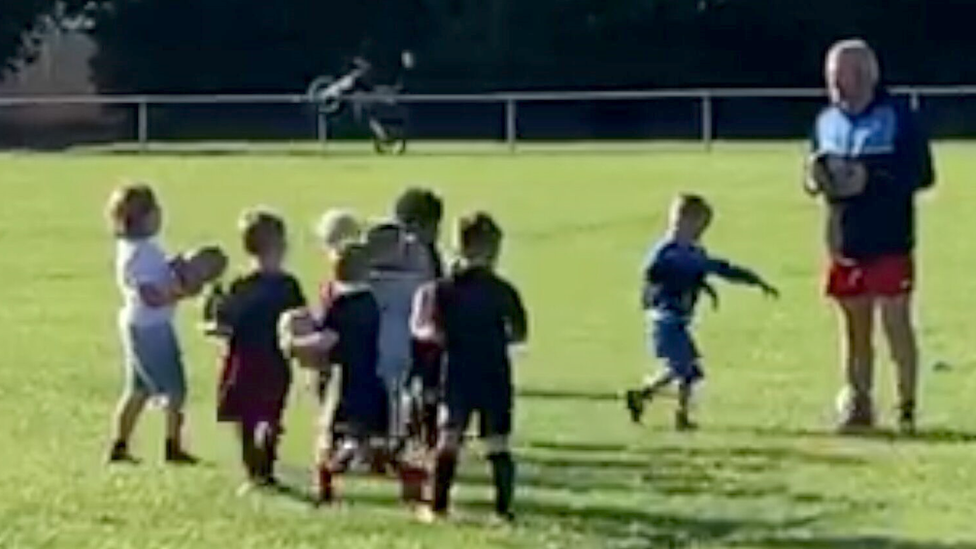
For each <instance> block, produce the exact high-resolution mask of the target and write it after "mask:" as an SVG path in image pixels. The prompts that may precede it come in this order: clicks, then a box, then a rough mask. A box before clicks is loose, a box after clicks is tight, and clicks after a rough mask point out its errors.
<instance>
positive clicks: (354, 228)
mask: <svg viewBox="0 0 976 549" xmlns="http://www.w3.org/2000/svg"><path fill="white" fill-rule="evenodd" d="M362 233H363V224H362V222H361V221H360V220H359V217H358V216H357V215H356V214H355V213H354V212H352V211H351V210H345V209H340V208H333V209H330V210H326V211H325V212H324V213H323V214H322V216H321V217H320V218H319V221H318V223H316V224H315V235H316V236H317V237H318V238H319V241H320V242H321V244H322V247H323V248H325V249H327V250H332V251H335V252H338V251H339V250H340V249H341V248H342V247H343V246H344V245H345V244H348V243H350V242H356V241H358V240H359V239H360V238H361V237H362Z"/></svg>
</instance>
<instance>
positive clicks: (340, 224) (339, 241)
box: [307, 208, 363, 405]
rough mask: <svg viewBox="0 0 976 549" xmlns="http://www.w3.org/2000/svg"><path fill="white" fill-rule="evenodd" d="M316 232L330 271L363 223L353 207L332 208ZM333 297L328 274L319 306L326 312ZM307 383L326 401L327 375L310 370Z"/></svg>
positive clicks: (357, 237) (358, 236)
mask: <svg viewBox="0 0 976 549" xmlns="http://www.w3.org/2000/svg"><path fill="white" fill-rule="evenodd" d="M315 234H316V236H317V237H318V238H319V242H320V245H321V246H322V250H323V252H325V256H326V259H327V260H328V262H329V265H330V267H329V271H330V272H332V271H333V270H334V268H335V263H336V261H338V259H339V253H340V251H341V250H342V249H343V247H344V246H346V245H347V244H351V243H354V242H359V241H360V239H361V238H362V236H363V223H362V221H361V220H360V219H359V217H358V216H357V215H356V214H355V213H354V212H352V211H351V210H346V209H341V208H332V209H329V210H326V211H325V212H324V213H323V214H322V216H321V217H320V218H319V221H318V223H316V225H315ZM334 297H335V285H334V280H332V278H331V277H329V278H327V279H326V280H323V281H322V283H321V285H320V286H319V305H320V307H321V310H322V311H323V312H324V311H327V310H328V308H329V305H330V304H331V303H332V300H333V298H334ZM307 382H308V386H309V387H310V388H311V389H312V390H313V391H314V393H315V395H316V397H317V398H318V400H319V404H320V405H322V404H324V402H325V388H326V384H327V383H328V376H327V375H324V374H323V373H322V372H317V371H310V372H309V373H308V379H307Z"/></svg>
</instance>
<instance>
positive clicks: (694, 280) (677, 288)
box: [641, 239, 760, 322]
mask: <svg viewBox="0 0 976 549" xmlns="http://www.w3.org/2000/svg"><path fill="white" fill-rule="evenodd" d="M643 275H644V283H643V292H642V295H641V304H642V305H643V307H644V309H645V310H646V311H653V312H654V313H655V314H656V315H657V317H658V318H659V319H661V320H674V321H679V322H687V321H689V320H691V317H692V316H693V315H694V312H695V304H696V303H697V301H698V295H699V293H701V291H702V290H703V289H704V288H705V285H706V282H707V279H708V276H709V275H715V276H718V277H720V278H724V279H725V280H728V281H730V282H737V283H742V284H758V283H760V278H759V276H758V275H756V274H755V273H753V272H752V271H750V270H748V269H745V268H742V267H738V266H736V265H733V264H731V263H729V262H728V261H725V260H723V259H717V258H714V257H709V255H708V254H707V253H706V252H705V249H704V248H702V247H701V246H696V245H694V244H686V243H681V242H677V241H675V240H670V239H666V240H663V241H661V242H659V243H657V244H655V245H654V246H653V247H652V248H651V250H650V252H649V253H648V254H647V258H646V259H645V260H644V266H643Z"/></svg>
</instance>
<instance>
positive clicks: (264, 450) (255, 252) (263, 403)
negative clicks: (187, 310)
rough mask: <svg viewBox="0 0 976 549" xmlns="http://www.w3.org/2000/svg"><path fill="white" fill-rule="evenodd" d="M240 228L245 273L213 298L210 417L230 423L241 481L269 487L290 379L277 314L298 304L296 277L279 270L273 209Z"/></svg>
mask: <svg viewBox="0 0 976 549" xmlns="http://www.w3.org/2000/svg"><path fill="white" fill-rule="evenodd" d="M239 228H240V231H241V240H242V244H243V247H244V251H245V253H247V255H248V256H250V258H251V259H250V266H249V267H250V268H249V270H248V272H246V273H245V274H243V275H241V276H239V277H238V278H236V279H235V280H234V281H233V282H231V284H230V287H229V289H228V292H227V294H226V295H225V296H223V298H222V299H220V301H219V302H218V303H217V304H216V308H215V317H216V318H215V321H216V325H217V331H218V332H219V333H221V334H223V335H224V336H225V337H226V339H227V348H226V353H225V356H224V365H223V370H222V372H221V374H220V383H219V385H218V399H217V402H218V404H217V420H218V421H221V422H228V423H234V424H236V425H237V430H238V434H239V435H240V443H241V460H242V462H243V465H244V470H245V473H246V474H247V479H248V484H249V485H255V486H273V485H275V484H276V481H275V477H274V463H275V460H276V457H277V447H278V440H279V438H280V436H281V433H282V427H281V418H282V413H283V412H284V408H285V400H286V398H287V396H288V388H289V386H290V385H291V372H290V370H289V367H288V361H287V359H286V358H285V357H284V355H283V354H282V352H281V350H280V349H279V347H278V332H277V326H278V319H279V317H280V316H281V315H282V313H284V312H285V311H288V310H291V309H294V308H297V307H302V306H304V305H305V298H304V296H303V295H302V290H301V287H300V286H299V283H298V281H297V280H296V279H295V277H293V276H292V275H290V274H288V273H287V272H285V271H284V270H283V268H282V262H283V261H284V258H285V251H286V248H287V239H286V229H285V223H284V221H282V219H281V218H280V217H278V216H277V215H275V214H273V213H270V212H267V211H263V210H253V211H247V212H245V213H244V215H243V216H242V217H241V220H240V223H239Z"/></svg>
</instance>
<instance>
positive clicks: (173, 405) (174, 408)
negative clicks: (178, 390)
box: [165, 397, 198, 465]
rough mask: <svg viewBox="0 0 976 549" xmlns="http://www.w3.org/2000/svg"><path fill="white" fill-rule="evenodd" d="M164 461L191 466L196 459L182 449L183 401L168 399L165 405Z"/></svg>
mask: <svg viewBox="0 0 976 549" xmlns="http://www.w3.org/2000/svg"><path fill="white" fill-rule="evenodd" d="M165 414H166V461H167V462H169V463H176V464H181V465H193V464H196V463H197V461H198V460H197V458H195V457H194V456H192V455H190V454H189V453H187V452H186V450H185V449H184V448H183V423H184V415H183V401H182V399H175V398H172V397H170V398H169V399H167V403H166V409H165Z"/></svg>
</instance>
